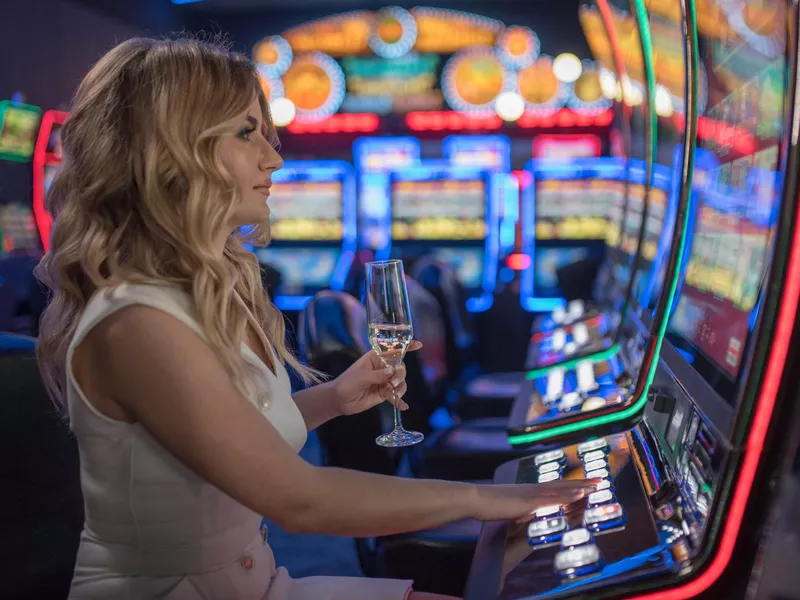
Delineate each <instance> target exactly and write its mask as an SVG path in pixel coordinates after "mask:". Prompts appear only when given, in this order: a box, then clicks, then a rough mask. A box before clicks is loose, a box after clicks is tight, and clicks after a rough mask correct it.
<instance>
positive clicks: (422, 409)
mask: <svg viewBox="0 0 800 600" xmlns="http://www.w3.org/2000/svg"><path fill="white" fill-rule="evenodd" d="M408 283H409V298H410V302H411V303H412V305H414V306H415V307H416V309H417V310H418V312H416V313H413V314H414V322H415V326H417V327H418V328H419V329H418V330H419V332H420V337H421V338H422V340H421V341H422V342H423V344H424V348H425V349H426V350H427V352H428V354H429V356H430V355H432V354H433V353H435V352H436V351H437V348H439V350H438V351H439V352H440V353H441V354H443V352H442V350H443V344H441V343H439V344H437V343H436V339H435V333H434V332H435V331H436V324H435V322H433V321H435V318H434V316H435V315H437V314H438V313H437V312H435V309H437V308H438V305H437V304H436V303H435V301H433V300H432V299H431V298H430V297H429V296H427V294H425V292H424V290H422V289H421V288H420V287H419V286H417V285H416V284H415V282H413V281H412V280H410V279H409V281H408ZM426 297H427V299H428V301H426V300H425V298H426ZM415 298H416V299H415ZM423 306H427V309H425V308H420V307H423ZM412 310H414V308H412ZM428 310H433V311H434V312H428ZM430 315H434V316H430ZM427 321H431V322H427ZM423 323H425V325H424V326H423V325H422V324H423ZM426 334H427V336H426ZM415 337H416V336H415ZM426 337H427V339H426ZM298 339H299V342H300V348H301V353H302V354H303V356H304V358H305V360H306V362H307V363H308V364H309V365H311V366H312V367H314V368H316V369H318V370H320V371H324V372H325V373H328V374H329V375H331V376H334V377H335V376H337V375H339V374H341V373H342V372H344V371H345V370H346V369H347V368H348V367H349V366H350V365H351V364H353V362H355V361H356V360H357V359H358V358H359V357H360V356H361V355H362V354H363V353H364V352H366V351H367V350H368V349H369V342H368V339H367V322H366V314H365V310H364V308H363V307H362V306H361V304H360V303H359V302H358V300H356V299H355V298H354V297H353V296H350V295H348V294H345V293H342V292H334V291H330V290H326V291H322V292H319V293H317V294H316V295H315V296H314V298H313V299H312V300H311V301H310V302H309V303H308V304H307V305H306V307H305V309H304V310H303V312H302V314H301V316H300V322H299V325H298ZM421 357H422V350H420V351H419V352H412V353H410V354H408V355H407V356H406V359H405V364H406V370H407V375H406V381H407V384H408V391H407V393H406V396H405V397H406V398H407V399H408V402H409V404H410V405H411V409H409V410H408V411H405V412H404V413H403V424H404V425H405V426H406V428H408V429H415V430H417V431H422V432H423V433H425V434H426V435H429V434H430V427H429V425H428V417H429V415H430V412H431V408H432V407H433V405H432V404H431V402H430V400H431V395H430V390H432V389H435V387H433V386H435V383H436V382H435V381H433V380H434V379H435V378H434V377H433V375H432V373H433V371H431V372H430V374H429V381H426V378H425V376H423V368H422V365H421V361H420V358H421ZM442 361H443V358H441V359H440V362H442ZM441 371H442V373H443V372H444V370H443V369H441ZM391 426H392V418H391V406H390V405H389V404H388V403H384V404H382V405H380V406H376V407H374V408H372V409H370V410H368V411H365V412H363V413H361V414H359V415H352V416H349V417H339V418H336V419H333V420H331V421H329V422H328V423H325V424H324V425H322V426H320V427H319V428H318V429H317V434H318V436H319V439H320V443H321V445H322V448H323V453H324V456H325V458H324V461H325V464H326V465H328V466H336V467H344V468H348V469H356V470H360V471H368V472H373V473H382V474H386V475H393V474H395V473H396V472H397V469H398V467H399V466H400V461H401V459H402V458H403V453H404V449H384V448H380V447H378V446H376V445H375V438H376V437H378V435H380V434H381V433H383V432H386V431H389V430H390V429H391ZM422 445H423V446H424V444H422ZM479 532H480V523H478V522H477V521H472V520H467V521H460V522H457V523H451V524H449V525H446V526H443V527H437V528H434V529H429V530H425V531H419V532H414V533H407V534H399V535H391V536H383V537H379V538H375V539H356V540H355V543H356V549H357V551H358V556H359V561H360V563H361V567H362V569H363V571H364V573H365V574H366V575H368V576H372V577H390V578H399V579H414V581H415V584H414V587H415V589H418V590H422V591H427V592H432V593H439V594H450V595H455V596H461V594H462V593H463V587H464V584H465V582H466V578H467V574H468V572H469V567H470V564H471V561H472V554H473V552H474V550H475V544H476V543H477V539H478V534H479Z"/></svg>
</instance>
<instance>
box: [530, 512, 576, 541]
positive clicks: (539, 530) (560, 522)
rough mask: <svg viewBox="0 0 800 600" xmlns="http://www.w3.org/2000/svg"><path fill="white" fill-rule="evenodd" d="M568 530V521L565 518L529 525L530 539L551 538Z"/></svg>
mask: <svg viewBox="0 0 800 600" xmlns="http://www.w3.org/2000/svg"><path fill="white" fill-rule="evenodd" d="M566 528H567V521H566V519H564V517H556V518H554V519H545V520H544V521H533V522H532V523H531V524H529V525H528V537H529V538H531V539H536V538H542V537H549V536H553V535H555V534H559V533H562V532H563V531H564V530H565V529H566Z"/></svg>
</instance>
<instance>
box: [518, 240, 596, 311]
mask: <svg viewBox="0 0 800 600" xmlns="http://www.w3.org/2000/svg"><path fill="white" fill-rule="evenodd" d="M604 254H605V249H604V248H603V246H602V244H599V243H598V244H589V245H583V246H577V247H575V246H567V247H555V248H547V247H544V248H543V247H541V246H539V247H537V248H536V249H535V252H534V256H533V261H534V271H533V272H534V279H533V291H534V294H536V296H537V297H541V298H559V297H563V295H564V294H563V291H562V290H561V288H560V287H559V285H558V270H559V269H561V268H562V267H566V266H567V265H570V264H573V263H576V262H578V261H582V260H589V259H594V260H596V261H598V262H600V261H601V260H602V259H603V256H604Z"/></svg>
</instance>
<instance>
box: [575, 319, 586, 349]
mask: <svg viewBox="0 0 800 600" xmlns="http://www.w3.org/2000/svg"><path fill="white" fill-rule="evenodd" d="M572 339H573V340H575V343H576V344H577V345H578V346H583V345H584V344H585V343H586V342H588V341H589V328H588V327H587V326H586V323H576V324H575V326H574V327H573V328H572Z"/></svg>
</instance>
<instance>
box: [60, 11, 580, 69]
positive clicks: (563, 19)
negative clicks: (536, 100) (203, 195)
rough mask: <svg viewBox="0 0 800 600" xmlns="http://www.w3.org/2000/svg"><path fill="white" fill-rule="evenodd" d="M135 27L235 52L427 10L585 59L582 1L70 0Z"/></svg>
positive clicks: (151, 32) (551, 51)
mask: <svg viewBox="0 0 800 600" xmlns="http://www.w3.org/2000/svg"><path fill="white" fill-rule="evenodd" d="M72 1H77V2H80V3H82V4H84V5H87V6H90V7H91V8H92V9H94V10H96V11H98V12H102V13H105V14H108V15H111V16H114V17H116V18H118V19H120V20H123V21H126V22H128V23H130V24H133V25H136V26H137V27H139V28H140V29H142V30H143V31H144V32H146V33H148V34H153V35H164V34H167V33H170V32H174V31H213V32H223V33H226V34H228V35H230V36H231V39H232V40H233V42H234V45H235V47H236V49H238V50H240V51H243V52H249V51H250V49H251V48H252V47H253V44H255V43H256V42H257V41H258V40H260V39H261V38H262V37H264V36H267V35H272V34H276V33H281V32H283V31H285V30H286V29H288V28H290V27H293V26H295V25H299V24H301V23H304V22H307V21H310V20H313V19H318V18H322V17H325V16H329V15H333V14H336V13H340V12H346V11H349V10H358V9H372V10H374V9H378V8H382V7H384V6H402V7H404V8H412V7H414V6H432V7H437V8H449V9H455V10H463V11H468V12H474V13H476V14H479V15H483V16H487V17H492V18H494V19H499V20H500V21H502V22H504V23H506V24H509V25H510V24H516V25H527V26H529V27H531V28H532V29H533V30H534V31H536V32H537V34H538V35H539V39H540V40H541V43H542V51H543V52H546V53H548V54H552V55H555V54H558V53H560V52H574V53H575V54H577V55H578V56H581V57H589V56H590V54H589V48H588V47H587V45H586V39H585V37H584V35H583V32H582V31H581V29H580V26H579V24H578V6H579V3H580V1H581V0H429V1H426V0H419V1H417V2H404V1H402V0H401V1H392V0H204V1H202V2H194V3H191V4H181V5H175V4H172V3H171V2H170V0H135V1H130V0H128V1H126V0H72Z"/></svg>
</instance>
